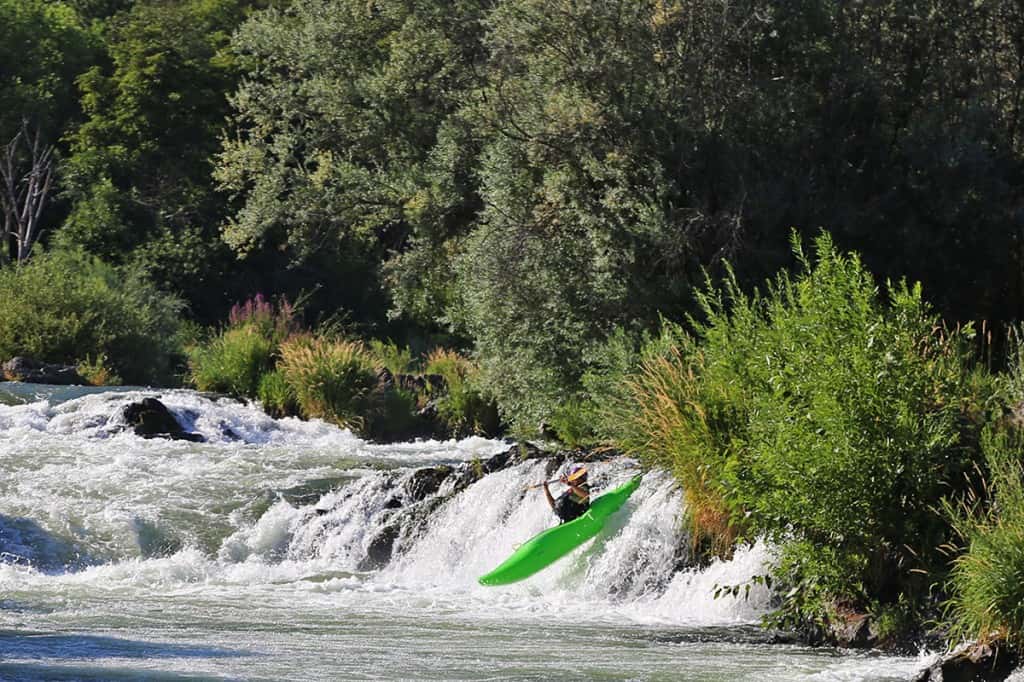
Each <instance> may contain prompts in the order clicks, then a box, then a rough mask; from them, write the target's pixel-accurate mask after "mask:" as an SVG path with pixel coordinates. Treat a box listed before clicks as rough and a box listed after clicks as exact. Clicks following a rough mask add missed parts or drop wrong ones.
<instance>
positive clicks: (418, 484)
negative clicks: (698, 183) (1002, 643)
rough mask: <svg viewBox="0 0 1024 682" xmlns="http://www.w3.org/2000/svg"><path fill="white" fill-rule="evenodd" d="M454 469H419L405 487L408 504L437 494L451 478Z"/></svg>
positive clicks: (444, 466) (443, 466)
mask: <svg viewBox="0 0 1024 682" xmlns="http://www.w3.org/2000/svg"><path fill="white" fill-rule="evenodd" d="M452 471H453V469H452V467H450V466H446V465H441V466H436V467H425V468H423V469H417V470H416V471H414V472H413V473H412V475H411V476H410V477H409V478H408V479H407V480H406V482H405V485H404V486H403V488H404V492H405V498H406V501H407V502H420V501H422V500H424V499H425V498H427V497H429V496H430V495H433V494H435V493H437V491H438V490H439V489H440V488H441V484H442V483H444V481H445V479H446V478H448V477H449V476H451V474H452Z"/></svg>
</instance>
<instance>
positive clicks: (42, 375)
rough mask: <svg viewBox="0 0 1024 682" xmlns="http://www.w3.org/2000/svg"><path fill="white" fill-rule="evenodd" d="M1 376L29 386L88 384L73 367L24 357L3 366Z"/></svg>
mask: <svg viewBox="0 0 1024 682" xmlns="http://www.w3.org/2000/svg"><path fill="white" fill-rule="evenodd" d="M3 375H4V378H6V379H7V380H8V381H23V382H25V383H31V384H56V385H59V386H71V385H82V384H88V383H89V382H88V381H86V380H85V379H83V378H82V376H81V375H80V374H79V373H78V370H77V369H75V367H74V366H73V365H55V364H50V363H47V362H40V361H39V360H33V359H32V358H26V357H21V356H18V357H14V358H11V359H10V360H8V361H7V362H5V363H4V364H3Z"/></svg>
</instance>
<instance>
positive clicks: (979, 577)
mask: <svg viewBox="0 0 1024 682" xmlns="http://www.w3.org/2000/svg"><path fill="white" fill-rule="evenodd" d="M982 448H983V450H984V453H985V462H986V465H987V469H988V473H989V476H988V482H987V485H986V487H985V489H984V490H982V491H978V492H979V494H977V495H974V496H972V497H970V498H968V499H967V500H966V501H965V502H964V503H963V504H962V505H960V506H959V507H954V506H953V505H947V506H946V509H947V512H949V516H950V518H951V519H952V521H953V523H954V525H955V526H956V529H957V531H958V533H959V538H960V540H961V541H962V542H963V545H964V548H965V549H966V551H965V552H964V553H963V554H960V555H959V556H958V557H957V558H956V559H955V561H954V566H953V571H952V575H951V577H950V581H949V584H950V588H951V598H950V600H949V602H948V604H947V612H946V613H947V616H948V617H949V618H950V621H951V624H952V626H953V633H954V635H955V636H958V637H962V638H964V639H978V640H982V641H986V640H991V639H1003V640H1007V641H1009V642H1011V643H1012V644H1014V645H1016V646H1018V647H1020V646H1024V436H1022V435H1021V433H1020V431H1019V430H1018V428H1017V427H1012V428H1011V429H1000V428H990V429H986V431H985V434H984V437H983V439H982Z"/></svg>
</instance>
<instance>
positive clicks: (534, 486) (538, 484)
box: [523, 478, 560, 492]
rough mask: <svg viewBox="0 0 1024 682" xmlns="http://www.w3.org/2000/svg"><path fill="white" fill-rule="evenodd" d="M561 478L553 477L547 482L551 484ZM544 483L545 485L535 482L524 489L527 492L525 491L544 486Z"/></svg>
mask: <svg viewBox="0 0 1024 682" xmlns="http://www.w3.org/2000/svg"><path fill="white" fill-rule="evenodd" d="M559 480H560V479H557V478H552V479H551V480H550V481H545V483H548V484H551V483H558V481H559ZM543 485H544V483H534V484H533V485H528V486H526V487H525V488H523V491H524V492H525V491H527V490H534V489H536V488H540V487H541V486H543Z"/></svg>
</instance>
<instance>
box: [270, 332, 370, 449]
mask: <svg viewBox="0 0 1024 682" xmlns="http://www.w3.org/2000/svg"><path fill="white" fill-rule="evenodd" d="M280 353H281V360H280V362H279V363H278V368H279V369H280V370H281V372H282V374H283V375H284V379H285V381H286V382H287V384H288V385H289V386H290V387H291V389H292V390H293V391H294V393H295V398H296V401H297V402H298V405H299V407H300V409H301V410H302V413H303V415H305V416H306V417H311V418H320V419H324V420H326V421H329V422H332V423H334V424H338V425H339V426H342V427H345V428H349V429H352V430H353V431H356V432H359V433H363V432H364V431H365V429H366V427H367V420H366V415H367V414H368V413H369V411H370V406H371V402H372V397H373V396H372V393H373V389H374V387H375V386H376V383H377V378H376V371H375V369H374V363H373V359H372V358H371V357H370V356H369V354H368V353H367V351H366V347H365V346H364V345H363V344H362V343H360V342H358V341H344V340H330V339H324V338H314V337H309V336H301V337H295V338H292V339H289V340H288V341H286V342H285V343H283V344H281V349H280Z"/></svg>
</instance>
